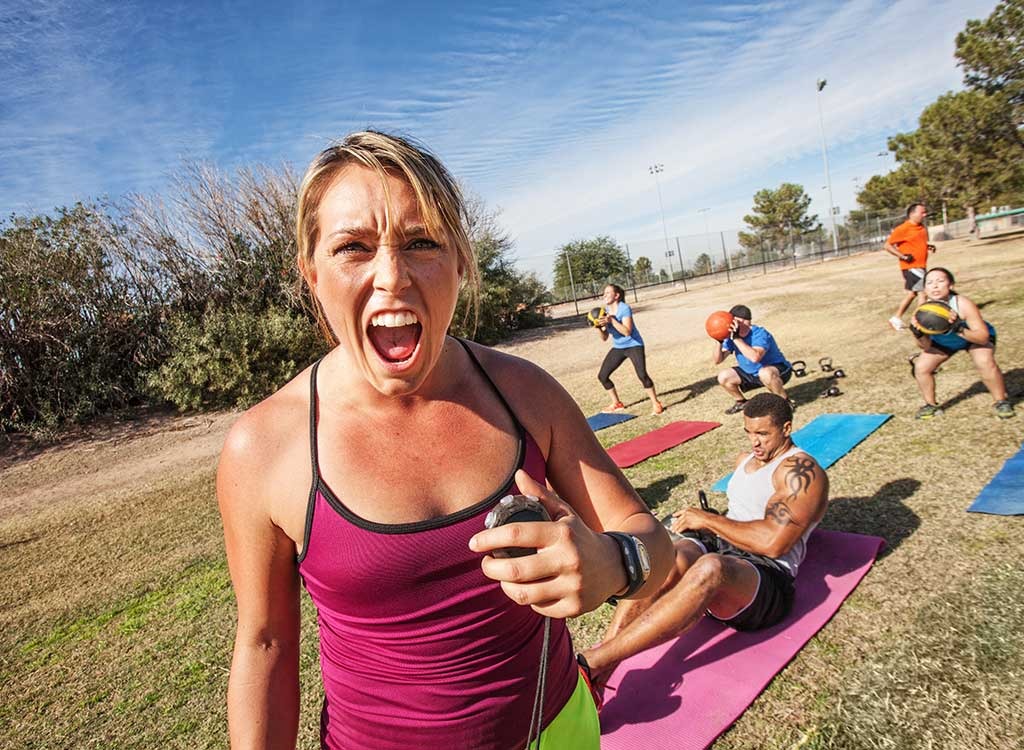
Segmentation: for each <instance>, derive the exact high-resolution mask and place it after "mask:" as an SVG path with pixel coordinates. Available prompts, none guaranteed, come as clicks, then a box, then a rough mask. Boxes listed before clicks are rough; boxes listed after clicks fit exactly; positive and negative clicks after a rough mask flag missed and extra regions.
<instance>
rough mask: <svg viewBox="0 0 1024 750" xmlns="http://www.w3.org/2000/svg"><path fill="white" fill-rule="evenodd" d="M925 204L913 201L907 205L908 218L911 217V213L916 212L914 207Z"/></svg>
mask: <svg viewBox="0 0 1024 750" xmlns="http://www.w3.org/2000/svg"><path fill="white" fill-rule="evenodd" d="M923 205H924V204H923V203H911V204H910V205H909V206H907V218H908V219H909V218H910V214H912V213H914V209H915V208H917V207H918V206H923Z"/></svg>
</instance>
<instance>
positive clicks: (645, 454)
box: [608, 422, 722, 469]
mask: <svg viewBox="0 0 1024 750" xmlns="http://www.w3.org/2000/svg"><path fill="white" fill-rule="evenodd" d="M721 426H722V424H721V423H720V422H672V423H670V424H667V425H665V426H664V427H659V428H658V429H657V430H652V431H651V432H648V433H646V434H644V435H641V436H640V437H635V438H633V439H632V440H627V441H626V442H624V443H619V444H618V445H613V446H612V447H611V448H609V449H608V455H609V456H611V457H612V460H614V461H615V465H616V466H618V467H619V468H620V469H625V468H626V467H627V466H633V465H634V464H638V463H640V462H641V461H646V460H647V459H648V458H650V457H651V456H657V455H658V454H659V453H662V452H664V451H667V450H668V449H669V448H675V447H676V446H677V445H681V444H682V443H685V442H686V441H687V440H691V439H693V438H695V437H697V436H698V435H703V434H704V433H705V432H709V431H710V430H713V429H715V428H716V427H721Z"/></svg>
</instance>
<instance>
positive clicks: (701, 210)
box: [697, 208, 711, 257]
mask: <svg viewBox="0 0 1024 750" xmlns="http://www.w3.org/2000/svg"><path fill="white" fill-rule="evenodd" d="M710 210H711V209H710V208H698V209H697V213H699V214H704V240H705V242H707V245H708V256H709V257H710V256H711V230H710V229H708V211H710Z"/></svg>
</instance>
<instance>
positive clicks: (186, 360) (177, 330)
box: [148, 307, 327, 410]
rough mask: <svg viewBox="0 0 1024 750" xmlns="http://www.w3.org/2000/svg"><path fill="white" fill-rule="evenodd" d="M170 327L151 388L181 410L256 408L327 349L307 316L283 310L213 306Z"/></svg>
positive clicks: (153, 375) (172, 320) (151, 375)
mask: <svg viewBox="0 0 1024 750" xmlns="http://www.w3.org/2000/svg"><path fill="white" fill-rule="evenodd" d="M168 323H169V325H168V334H167V337H168V354H167V357H166V359H165V360H164V362H163V364H161V365H160V367H159V368H157V369H156V370H155V371H153V372H151V373H150V374H149V378H148V383H149V387H150V389H151V390H152V392H153V393H154V394H155V395H157V396H159V397H160V398H162V399H165V400H167V401H170V402H171V403H172V404H174V405H175V406H177V407H178V408H179V409H181V410H187V409H200V408H204V407H206V408H209V407H247V406H251V405H252V404H255V403H256V402H257V401H260V400H261V399H263V398H265V397H266V396H268V395H269V394H271V393H273V392H274V391H275V390H277V389H278V388H280V387H281V386H283V385H284V384H285V383H287V382H288V381H289V380H291V378H293V377H294V376H295V375H296V373H298V372H299V371H300V370H302V368H304V367H306V366H307V365H308V364H309V363H311V362H312V361H313V360H315V359H316V358H317V357H318V356H320V355H321V354H323V353H324V351H326V348H327V347H326V344H325V342H324V341H323V340H322V339H321V338H320V336H319V334H318V333H317V329H316V326H315V325H314V324H313V323H312V322H311V321H310V320H309V318H308V317H307V316H305V315H303V314H301V313H298V312H295V311H293V310H290V309H285V308H281V307H270V308H267V309H265V310H263V311H259V312H257V311H253V310H249V309H246V308H242V307H230V308H213V307H211V308H209V309H208V310H207V311H206V312H205V313H204V314H203V315H202V317H201V318H200V319H199V320H198V321H197V320H195V319H194V318H191V317H189V316H178V317H174V318H172V319H171V320H170V321H168Z"/></svg>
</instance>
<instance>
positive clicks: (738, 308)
mask: <svg viewBox="0 0 1024 750" xmlns="http://www.w3.org/2000/svg"><path fill="white" fill-rule="evenodd" d="M729 314H730V315H732V316H733V317H736V318H743V319H744V320H753V319H754V318H753V316H752V315H751V313H750V308H749V307H747V306H746V305H733V306H732V307H730V308H729Z"/></svg>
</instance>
